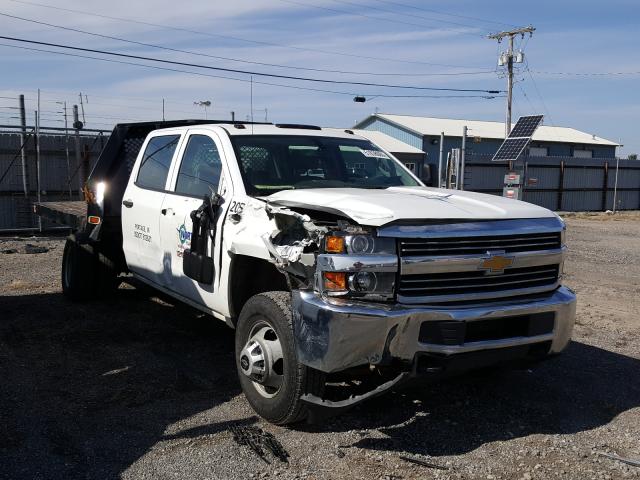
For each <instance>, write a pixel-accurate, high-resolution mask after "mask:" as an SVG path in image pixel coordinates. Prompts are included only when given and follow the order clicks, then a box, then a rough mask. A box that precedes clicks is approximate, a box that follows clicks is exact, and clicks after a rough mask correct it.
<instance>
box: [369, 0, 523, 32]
mask: <svg viewBox="0 0 640 480" xmlns="http://www.w3.org/2000/svg"><path fill="white" fill-rule="evenodd" d="M374 1H376V2H379V3H386V4H388V5H395V6H397V7H405V8H412V9H414V10H421V11H423V12H431V13H436V14H438V15H445V16H447V17H457V18H465V19H467V20H476V21H479V22H484V23H493V24H494V25H502V26H507V27H515V25H513V24H511V23H504V22H496V21H495V20H488V19H484V18H478V17H470V16H467V15H458V14H455V13H447V12H443V11H441V10H434V9H433V8H426V7H422V6H421V7H416V6H415V5H408V4H406V3H400V2H392V1H389V0H374ZM440 21H441V22H446V23H453V22H449V21H447V20H440ZM456 25H464V24H456Z"/></svg>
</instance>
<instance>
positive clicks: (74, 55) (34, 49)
mask: <svg viewBox="0 0 640 480" xmlns="http://www.w3.org/2000/svg"><path fill="white" fill-rule="evenodd" d="M0 38H2V37H0ZM0 46H4V47H10V48H19V49H22V50H28V51H34V52H43V53H51V54H54V55H63V56H68V57H77V58H86V59H91V60H98V61H102V62H109V63H118V64H122V65H132V66H137V67H144V68H151V69H154V70H163V71H168V72H177V73H186V74H189V75H197V76H201V77H209V78H221V79H224V80H233V81H237V82H244V83H249V82H250V80H246V79H243V78H235V77H225V76H223V75H212V74H207V73H203V72H193V71H189V70H180V69H177V68H169V67H160V66H157V65H146V64H142V63H134V62H126V61H123V60H113V59H109V58H100V57H92V56H89V55H80V54H77V53H67V52H58V51H55V50H46V49H41V48H33V47H21V46H19V45H11V44H7V43H0ZM253 83H256V84H260V85H269V86H274V87H283V88H292V89H295V90H305V91H310V92H322V93H331V94H336V95H349V96H354V95H357V94H358V93H359V92H345V91H336V90H326V89H321V88H313V87H301V86H298V85H286V84H281V83H273V82H265V81H256V80H254V81H253ZM376 96H378V97H387V95H385V94H379V95H376ZM405 98H434V96H432V95H430V96H423V95H411V96H410V95H406V96H405ZM447 98H452V97H451V96H447ZM464 98H469V96H464ZM476 98H493V97H487V96H486V95H477V96H476Z"/></svg>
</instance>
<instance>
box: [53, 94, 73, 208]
mask: <svg viewBox="0 0 640 480" xmlns="http://www.w3.org/2000/svg"><path fill="white" fill-rule="evenodd" d="M56 103H57V104H58V105H62V114H63V115H64V151H65V156H66V158H67V188H68V189H69V199H71V196H72V193H71V161H70V160H69V117H68V115H67V101H66V100H65V101H64V102H56Z"/></svg>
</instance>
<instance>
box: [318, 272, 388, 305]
mask: <svg viewBox="0 0 640 480" xmlns="http://www.w3.org/2000/svg"><path fill="white" fill-rule="evenodd" d="M395 281H396V274H395V273H392V272H371V271H360V272H353V273H351V272H322V290H323V293H325V294H326V295H328V296H330V297H345V296H348V297H352V298H363V299H364V298H366V299H369V300H390V299H392V298H393V289H394V286H395Z"/></svg>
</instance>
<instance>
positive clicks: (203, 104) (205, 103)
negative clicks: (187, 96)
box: [193, 100, 211, 120]
mask: <svg viewBox="0 0 640 480" xmlns="http://www.w3.org/2000/svg"><path fill="white" fill-rule="evenodd" d="M193 104H194V105H197V106H199V107H204V119H205V120H208V118H207V108H209V107H210V106H211V100H199V101H197V102H193Z"/></svg>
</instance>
